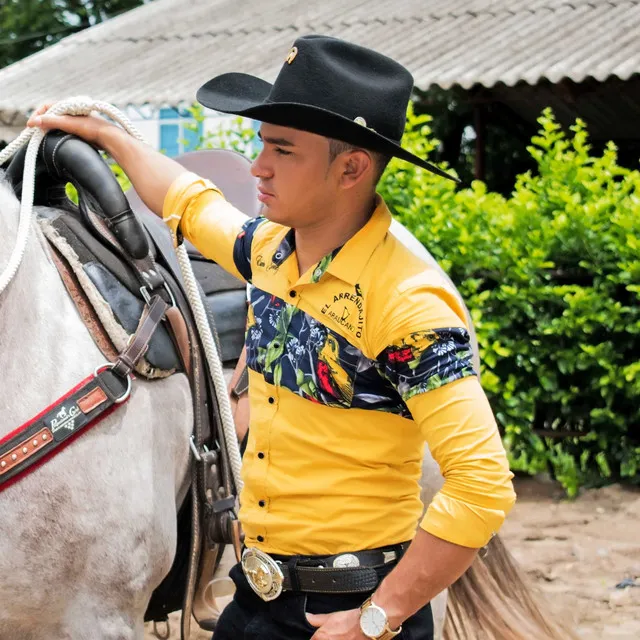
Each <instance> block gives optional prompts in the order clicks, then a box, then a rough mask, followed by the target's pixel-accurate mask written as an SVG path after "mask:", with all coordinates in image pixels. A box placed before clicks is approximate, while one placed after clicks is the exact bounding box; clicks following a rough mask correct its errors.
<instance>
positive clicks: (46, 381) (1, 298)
mask: <svg viewBox="0 0 640 640" xmlns="http://www.w3.org/2000/svg"><path fill="white" fill-rule="evenodd" d="M0 188H1V185H0ZM5 195H6V194H5V193H3V192H2V191H1V190H0V269H2V268H3V265H5V264H6V263H7V261H8V259H9V254H10V253H11V251H12V249H13V246H14V244H15V238H16V233H17V226H18V225H17V211H14V209H15V208H16V207H15V206H9V207H6V206H3V205H6V203H7V199H6V198H5V197H4V196H5ZM14 201H15V199H14ZM7 212H8V215H7ZM102 359H103V358H102V355H101V354H100V352H99V351H98V349H97V348H96V346H95V344H94V343H93V341H92V339H91V337H90V335H89V333H88V332H87V330H86V329H85V327H84V325H83V323H82V321H81V320H80V317H79V315H78V313H77V312H76V309H75V307H74V305H73V303H72V302H71V299H70V297H69V296H68V294H67V292H66V289H65V288H64V285H63V283H62V280H61V279H60V276H59V275H58V272H57V270H56V268H55V266H54V264H53V262H52V260H51V257H50V254H49V250H48V247H47V245H46V240H45V238H44V236H43V234H42V233H41V232H40V230H39V228H38V225H37V224H36V223H35V222H33V223H32V227H31V230H30V233H29V238H28V240H27V246H26V250H25V253H24V256H23V259H22V262H21V264H20V267H19V269H18V271H17V273H16V274H15V276H14V278H13V280H12V281H11V282H10V283H9V285H8V286H7V288H6V289H5V290H4V291H3V292H2V293H1V294H0V371H2V376H3V385H2V386H0V407H1V408H2V417H3V420H2V421H0V438H1V437H2V436H3V435H4V433H6V432H8V431H11V429H12V428H13V427H15V426H16V425H19V424H22V423H23V422H25V421H26V420H28V419H29V418H30V417H32V416H33V415H35V414H36V413H38V412H39V410H40V409H42V407H43V406H47V405H48V404H50V403H51V402H52V401H53V400H54V399H55V398H58V397H60V396H61V395H63V394H64V393H65V392H66V391H67V390H68V389H69V388H71V387H72V386H74V385H75V384H76V383H77V382H78V381H79V380H81V379H82V378H83V377H85V376H86V375H87V372H88V371H92V370H93V369H92V367H95V366H97V365H98V364H100V363H101V361H102Z"/></svg>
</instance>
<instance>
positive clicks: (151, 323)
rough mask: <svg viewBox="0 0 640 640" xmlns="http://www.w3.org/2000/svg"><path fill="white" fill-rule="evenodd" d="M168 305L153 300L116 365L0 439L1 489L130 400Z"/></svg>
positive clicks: (106, 366)
mask: <svg viewBox="0 0 640 640" xmlns="http://www.w3.org/2000/svg"><path fill="white" fill-rule="evenodd" d="M167 308H168V305H167V303H166V302H165V301H164V300H163V299H162V298H161V297H160V296H154V297H153V298H151V300H150V304H149V306H148V307H146V308H145V310H144V313H143V314H142V317H141V318H140V323H139V324H138V329H137V330H136V332H135V334H134V335H133V336H132V338H131V341H130V342H129V345H128V346H127V348H126V349H125V350H124V351H123V352H122V353H121V354H120V355H119V356H118V358H117V360H116V361H115V363H111V362H108V363H106V364H104V365H102V366H100V367H98V368H97V369H96V370H95V372H94V373H93V375H92V376H89V377H88V378H85V379H84V380H83V381H82V382H80V383H79V384H78V385H76V386H75V387H74V388H73V389H71V390H70V391H68V392H67V393H65V394H64V395H63V396H62V397H60V398H59V399H58V400H57V401H56V402H54V403H53V404H52V405H50V406H49V407H47V408H46V409H45V410H44V411H41V412H40V413H39V414H38V415H37V416H35V418H32V419H31V420H29V422H27V423H25V424H23V425H22V426H21V427H18V428H17V429H16V430H15V431H12V432H11V433H9V434H8V435H7V436H5V437H4V438H2V440H0V491H2V490H4V489H6V488H7V487H8V486H9V485H10V484H13V483H14V482H16V481H17V480H19V479H20V478H21V477H22V476H24V475H26V474H27V473H29V472H31V471H33V470H34V469H35V468H36V466H39V465H41V464H44V463H45V462H46V461H47V460H48V459H49V458H51V457H52V456H54V455H55V454H57V453H59V452H60V451H61V450H62V449H63V448H64V447H66V446H67V445H69V444H70V443H71V442H72V441H73V440H74V439H75V438H77V437H78V436H79V435H80V434H81V433H83V432H84V431H86V430H88V429H89V428H91V427H93V426H95V425H96V424H98V423H99V422H100V421H101V420H104V418H106V417H107V416H108V415H109V414H110V413H111V412H112V411H114V410H115V409H116V408H117V407H118V405H120V404H122V403H124V402H126V400H128V399H129V396H130V395H131V387H132V375H131V372H132V371H133V368H134V367H135V365H136V363H137V362H138V360H139V359H140V358H141V357H142V356H143V355H144V353H145V352H146V350H147V348H148V346H149V341H150V340H151V336H153V334H154V333H155V330H156V329H157V328H158V326H159V324H160V322H162V319H163V318H164V315H165V311H166V310H167Z"/></svg>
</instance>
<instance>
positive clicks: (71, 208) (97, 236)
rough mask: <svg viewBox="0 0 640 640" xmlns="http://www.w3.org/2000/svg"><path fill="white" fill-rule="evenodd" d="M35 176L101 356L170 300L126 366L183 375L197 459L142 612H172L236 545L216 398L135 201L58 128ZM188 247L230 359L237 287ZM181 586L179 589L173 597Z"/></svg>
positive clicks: (40, 202) (155, 237) (18, 176)
mask: <svg viewBox="0 0 640 640" xmlns="http://www.w3.org/2000/svg"><path fill="white" fill-rule="evenodd" d="M25 153H26V149H23V150H21V151H20V152H18V153H17V154H16V155H15V156H14V158H13V159H12V161H11V163H10V164H9V166H8V167H7V169H6V178H7V179H8V181H9V183H10V184H11V185H12V186H13V189H14V191H15V193H16V195H17V196H18V198H20V197H21V195H22V175H23V168H24V157H25ZM225 153H231V152H225ZM235 155H237V154H235ZM243 162H246V160H243ZM244 173H245V175H246V167H245V168H244ZM67 183H71V184H72V185H73V186H74V187H75V189H76V191H77V194H78V204H77V205H75V204H73V202H72V201H71V200H69V198H68V197H67V193H66V185H67ZM35 184H36V192H35V195H34V206H36V207H38V208H37V209H36V211H37V214H38V219H39V222H40V226H41V229H42V231H43V233H44V235H45V237H46V238H47V240H48V241H49V243H50V246H51V253H52V257H53V260H54V262H55V264H56V266H57V268H58V270H59V272H60V275H61V277H62V279H63V282H64V283H65V286H66V287H67V290H68V291H69V293H70V295H71V297H72V298H73V300H74V302H75V303H76V306H77V308H78V310H79V312H80V314H81V316H82V317H83V319H84V320H85V324H86V326H87V328H88V329H89V331H90V332H91V334H92V336H93V337H94V340H95V342H96V344H97V345H98V347H99V348H100V349H101V350H102V351H103V353H104V355H105V356H106V357H107V358H109V359H110V360H112V361H113V358H114V355H117V354H118V353H121V352H122V351H123V349H125V348H126V347H127V343H128V341H129V340H130V337H131V336H132V335H133V333H134V332H135V330H136V327H137V326H138V324H139V322H140V319H141V316H142V314H143V311H144V309H145V308H146V304H147V302H148V301H149V300H150V299H151V296H152V295H154V296H160V297H161V298H162V299H163V300H164V301H165V302H166V303H167V304H168V305H169V306H170V307H171V308H170V309H169V310H168V311H167V313H166V318H167V320H168V322H167V323H166V325H165V326H161V327H159V328H158V330H157V331H156V333H155V334H154V336H153V338H152V339H151V341H150V343H149V346H148V349H147V351H146V352H145V354H144V358H143V359H141V360H140V361H139V362H138V363H137V365H136V373H137V374H138V375H141V376H144V377H147V378H150V379H152V378H158V377H164V376H167V375H171V374H172V373H174V372H175V371H183V372H184V373H186V374H187V376H188V377H189V380H190V383H191V389H192V396H193V402H194V407H193V409H194V433H193V438H192V444H193V447H194V449H195V450H196V451H197V452H199V455H197V456H196V457H195V458H196V461H195V462H194V463H193V468H192V477H191V487H192V491H191V495H190V496H188V497H187V499H186V500H185V502H184V503H183V505H182V506H181V509H180V511H179V514H178V529H179V540H178V550H177V554H176V560H175V561H174V566H173V567H172V569H171V571H170V573H169V574H168V576H167V577H166V578H165V580H164V582H163V583H162V584H161V585H160V586H159V587H158V589H156V591H155V592H154V595H153V596H152V599H151V602H150V605H149V609H148V611H147V615H146V616H145V619H146V620H157V621H163V620H166V617H167V613H169V612H171V611H175V610H178V609H180V608H183V610H184V611H191V602H190V599H192V598H193V589H194V587H195V582H196V580H197V572H198V561H199V558H200V556H201V553H202V552H206V551H207V549H209V550H211V549H214V550H219V549H221V548H223V545H225V544H233V545H234V546H236V548H237V547H238V545H239V526H238V522H237V519H236V516H235V505H236V495H235V487H234V486H233V481H232V478H231V473H230V465H229V462H228V459H227V453H226V447H225V446H224V434H223V432H222V429H221V428H219V425H220V424H221V421H220V416H219V408H218V405H217V400H216V394H215V391H214V389H213V384H212V380H211V376H210V375H209V372H208V369H207V363H206V358H205V357H204V353H203V350H202V346H201V345H200V343H199V339H198V333H197V331H196V329H195V322H194V319H193V317H192V314H191V310H190V307H189V305H188V303H187V300H186V294H185V291H184V283H183V282H182V275H181V272H180V269H179V265H178V263H177V259H176V256H175V252H174V249H173V245H172V241H171V237H170V234H169V231H168V229H166V227H165V225H164V223H163V222H162V221H161V220H159V219H158V218H157V216H155V215H154V214H152V213H151V212H149V211H148V210H146V211H145V210H144V208H143V207H142V206H140V204H141V203H140V202H139V198H137V194H135V192H131V193H129V194H128V197H129V200H128V199H127V197H125V195H124V194H123V192H122V190H121V188H120V186H119V184H118V182H117V180H116V178H115V177H114V175H113V173H112V172H111V169H110V168H109V166H108V165H107V164H106V162H105V161H104V160H103V159H102V158H101V156H100V155H99V153H98V152H97V151H96V150H95V149H93V148H92V147H91V146H90V145H88V144H87V143H85V142H84V141H82V140H80V139H79V138H76V137H75V136H70V135H67V134H64V133H62V132H59V131H56V132H50V133H48V134H47V136H46V137H45V140H44V142H43V144H42V146H41V148H40V151H39V155H38V161H37V163H36V183H35ZM136 198H137V200H138V202H136ZM130 201H131V203H132V204H134V206H136V209H137V216H136V215H134V213H133V211H132V206H131V205H130ZM189 254H190V258H191V260H192V265H193V270H194V273H195V275H196V278H197V280H198V283H199V287H200V294H201V297H202V299H203V301H204V303H205V309H206V310H207V314H208V319H209V324H210V326H211V329H212V332H213V334H214V336H215V337H216V338H217V342H218V347H219V349H218V350H219V353H220V354H221V358H222V359H223V361H224V362H227V363H230V362H234V361H235V360H237V358H238V356H239V355H240V352H241V350H242V345H243V342H244V324H245V318H246V308H247V307H246V291H245V285H244V283H242V282H241V281H239V280H236V279H235V278H233V277H232V276H230V275H228V274H227V273H226V272H224V271H223V270H222V269H221V268H220V267H219V266H218V265H216V264H215V263H213V262H211V261H208V260H206V259H204V258H203V256H201V255H200V254H199V253H198V252H197V251H196V250H195V248H193V247H191V248H190V251H189ZM216 327H219V328H220V330H221V333H220V334H217V333H216ZM196 530H197V532H199V531H200V530H202V531H203V532H204V535H203V536H199V535H197V534H196V533H194V531H196ZM209 555H210V554H209ZM182 594H186V596H185V601H184V602H183V596H182ZM183 633H184V625H183Z"/></svg>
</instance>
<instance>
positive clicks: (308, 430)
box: [164, 173, 515, 555]
mask: <svg viewBox="0 0 640 640" xmlns="http://www.w3.org/2000/svg"><path fill="white" fill-rule="evenodd" d="M164 218H165V220H166V221H167V222H168V224H169V226H170V227H171V228H172V230H173V232H174V234H175V233H176V229H177V227H178V224H179V225H180V231H181V233H182V234H183V235H184V237H185V238H187V239H188V240H190V241H191V242H192V243H193V244H194V245H195V246H196V247H197V248H198V249H199V250H200V251H201V252H202V253H203V254H204V255H205V256H207V257H209V258H211V259H212V260H215V261H216V262H218V263H219V264H220V265H221V266H222V267H223V268H224V269H226V270H227V271H229V272H230V273H232V274H233V275H235V276H237V277H240V278H243V279H244V280H247V281H250V282H251V283H252V284H253V287H252V292H251V300H250V307H249V313H248V321H247V335H246V347H247V363H248V366H249V385H250V394H249V396H250V407H251V409H250V410H251V422H250V429H249V441H248V445H247V449H246V452H245V455H244V461H243V462H244V464H243V478H244V483H245V486H244V490H243V493H242V495H241V510H240V520H241V522H242V525H243V529H244V531H245V534H246V540H245V542H246V544H247V545H248V546H255V547H258V548H260V549H262V550H263V551H266V552H268V553H277V554H285V555H293V554H334V553H342V552H347V551H355V550H361V549H370V548H376V547H380V546H384V545H389V544H395V543H398V542H402V541H405V540H410V539H412V538H413V536H414V535H415V530H416V526H417V525H418V522H419V520H420V516H421V514H422V510H423V507H422V504H421V502H420V489H419V485H418V481H419V478H420V472H421V461H422V455H423V447H424V443H425V441H426V442H427V444H428V446H429V448H430V450H431V452H432V454H433V456H434V458H435V459H436V461H437V462H438V463H439V464H440V468H441V471H442V474H443V476H444V478H445V483H444V487H443V488H442V490H441V491H440V492H439V493H438V494H437V495H436V496H435V498H434V500H433V501H432V503H431V504H430V505H429V508H428V510H427V512H426V515H425V516H424V518H423V519H422V521H421V523H420V526H421V527H422V528H423V529H425V530H426V531H428V532H430V533H432V534H433V535H435V536H437V537H439V538H443V539H445V540H448V541H450V542H454V543H456V544H460V545H463V546H467V547H476V548H479V547H482V546H483V545H485V544H486V543H487V542H488V540H489V539H490V537H491V535H492V533H494V532H496V531H497V530H498V528H499V527H500V525H501V524H502V522H503V521H504V518H505V515H506V513H507V512H508V511H509V509H510V508H511V506H512V505H513V503H514V501H515V494H514V492H513V487H512V484H511V478H512V474H511V472H510V471H509V467H508V464H507V458H506V455H505V451H504V448H503V446H502V442H501V440H500V436H499V433H498V429H497V427H496V423H495V420H494V417H493V414H492V412H491V409H490V407H489V404H488V402H487V399H486V396H485V395H484V392H483V391H482V388H481V387H480V384H479V382H478V379H477V376H476V374H475V372H474V371H473V366H472V364H471V349H470V344H469V334H468V332H467V330H466V328H465V325H464V320H463V319H464V312H463V309H462V308H461V306H460V304H459V302H458V300H457V298H456V296H455V294H454V292H452V291H451V290H450V288H449V287H448V286H447V284H446V283H445V282H444V280H443V279H442V277H441V276H440V274H439V273H438V272H437V271H436V270H435V269H434V268H433V267H431V266H429V265H427V264H425V263H424V262H423V261H422V260H420V259H419V258H418V257H416V256H415V255H414V254H413V253H411V252H410V251H409V250H408V249H407V248H405V246H404V245H403V244H401V242H400V241H399V240H397V239H396V238H395V237H394V236H393V235H391V234H390V233H388V230H389V225H390V222H391V215H390V213H389V211H388V209H387V207H386V205H385V204H384V202H383V201H382V200H381V199H379V202H378V206H377V208H376V210H375V212H374V214H373V216H372V217H371V219H370V220H369V221H368V223H367V224H366V225H365V226H364V227H363V228H362V229H361V230H360V231H359V232H358V233H357V234H356V235H355V236H353V237H352V238H351V239H350V240H349V241H348V242H347V243H346V244H345V245H344V246H343V247H341V248H340V249H339V250H336V251H334V252H333V253H332V254H330V255H328V256H326V257H325V258H323V259H322V260H321V261H320V262H319V263H318V264H317V265H315V266H314V267H312V268H311V269H309V271H307V272H306V273H304V274H302V275H300V274H299V273H298V264H297V260H296V257H295V238H294V233H293V231H292V230H291V229H289V228H286V227H283V226H281V225H278V224H275V223H272V222H269V221H267V220H265V219H264V218H255V219H252V218H248V217H247V216H245V215H244V214H242V213H241V212H239V211H238V210H237V209H235V208H234V207H233V206H232V205H231V204H229V203H228V202H227V201H226V200H224V198H223V196H222V194H221V193H220V192H219V191H218V190H217V189H216V187H215V186H214V185H213V184H211V183H210V182H208V181H207V180H204V179H201V178H199V177H197V176H196V175H194V174H189V173H187V174H184V175H182V176H180V177H179V178H178V179H177V180H176V181H175V182H174V184H173V185H172V187H171V189H170V190H169V193H168V194H167V197H166V199H165V203H164Z"/></svg>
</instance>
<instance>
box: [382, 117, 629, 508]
mask: <svg viewBox="0 0 640 640" xmlns="http://www.w3.org/2000/svg"><path fill="white" fill-rule="evenodd" d="M428 123H429V118H428V117H427V116H415V115H413V114H412V113H410V114H409V121H408V127H407V133H406V135H405V139H404V143H403V144H404V146H406V147H407V148H408V149H410V150H411V151H413V152H414V153H417V154H418V155H420V156H423V157H425V156H427V155H428V154H429V152H430V151H432V150H433V149H434V148H435V147H436V145H437V141H435V140H434V139H433V137H432V136H431V132H430V129H429V126H428ZM539 123H540V125H541V130H540V132H539V134H538V135H537V136H535V137H534V138H533V140H532V145H531V146H530V147H529V152H530V154H531V156H532V157H533V159H534V160H535V161H536V163H537V165H538V171H537V172H536V174H535V175H533V174H530V173H527V174H523V175H521V176H519V178H518V181H517V183H516V185H515V188H514V190H513V193H512V194H511V196H510V197H509V198H508V199H506V198H504V197H502V196H501V195H499V194H496V193H490V192H487V190H486V187H485V185H484V184H483V183H482V182H478V181H476V182H473V183H472V185H471V186H470V187H468V188H462V189H461V188H459V187H456V186H455V185H454V184H453V183H452V182H450V181H446V180H442V179H440V178H438V177H436V176H434V175H433V174H430V173H428V172H426V171H422V170H420V169H418V168H416V167H414V166H412V165H408V164H406V163H402V162H399V161H397V160H394V161H393V162H392V163H391V165H390V167H389V169H388V170H387V172H386V173H385V176H384V177H383V181H382V183H381V188H380V191H381V193H382V195H383V196H384V197H385V198H386V200H387V202H388V203H389V205H390V207H391V208H392V210H393V211H394V213H395V215H396V216H397V217H398V219H399V220H400V221H401V222H402V223H403V224H405V225H406V226H407V227H408V228H409V229H410V230H411V231H412V232H413V233H414V234H415V235H416V236H417V238H418V239H419V240H420V241H421V242H422V243H423V244H424V245H425V246H426V247H427V248H428V249H429V251H430V252H431V253H432V254H433V255H434V257H435V258H436V259H437V260H438V261H439V262H440V264H441V265H442V266H443V267H444V268H445V270H447V272H448V273H449V274H450V276H451V277H452V279H453V281H454V282H455V283H456V285H457V286H458V287H459V289H460V291H461V293H462V295H463V296H464V298H465V300H466V302H467V304H468V306H469V308H470V310H471V312H472V316H473V319H474V324H475V327H476V329H477V333H478V340H479V343H480V351H481V358H482V366H483V370H482V383H483V386H484V388H485V390H486V392H487V394H488V395H489V397H490V399H491V403H492V406H493V408H494V411H495V413H496V417H497V419H498V423H499V425H500V427H501V429H502V430H503V433H504V439H505V443H506V446H507V448H508V451H509V455H510V458H511V463H512V467H513V469H514V470H519V471H525V472H528V473H537V472H540V471H550V472H551V473H552V475H553V476H554V477H556V478H557V479H558V480H559V481H560V482H562V484H563V485H564V487H565V489H566V490H567V492H568V494H569V495H574V494H575V493H576V492H577V490H578V488H579V486H581V485H584V484H587V485H596V484H601V483H603V482H611V481H614V480H617V479H626V480H628V481H632V482H636V483H637V482H638V478H639V477H640V474H638V473H637V472H638V469H639V468H640V446H639V445H640V428H639V427H640V402H639V399H640V362H639V361H638V354H639V353H640V335H639V334H640V309H639V307H638V301H639V297H640V256H639V249H640V172H638V171H630V170H628V169H624V168H621V167H619V166H618V165H617V164H616V149H615V147H614V145H612V144H610V145H609V146H608V147H607V148H606V151H605V152H604V154H603V155H602V157H593V156H591V155H590V152H589V145H588V140H587V132H586V129H585V125H584V123H582V122H580V121H578V122H576V124H575V125H574V126H573V127H572V128H571V129H572V133H570V134H567V133H565V132H563V131H562V130H561V128H560V126H559V125H558V124H557V123H556V121H555V120H554V118H553V115H552V114H551V112H550V111H545V113H544V114H543V115H542V117H541V118H540V119H539Z"/></svg>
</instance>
